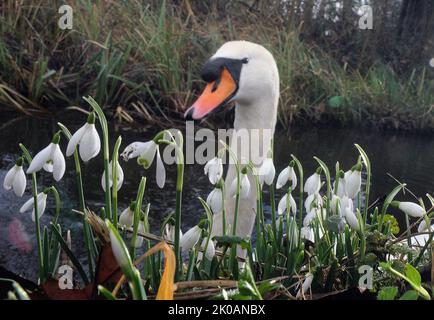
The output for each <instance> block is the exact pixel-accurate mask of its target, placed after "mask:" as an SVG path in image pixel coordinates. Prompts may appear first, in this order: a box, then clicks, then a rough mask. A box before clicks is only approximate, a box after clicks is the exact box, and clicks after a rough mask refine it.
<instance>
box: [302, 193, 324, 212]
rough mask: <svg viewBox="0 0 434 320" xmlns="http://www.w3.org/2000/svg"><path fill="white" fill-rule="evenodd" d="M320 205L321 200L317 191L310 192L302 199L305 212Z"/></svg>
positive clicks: (321, 203)
mask: <svg viewBox="0 0 434 320" xmlns="http://www.w3.org/2000/svg"><path fill="white" fill-rule="evenodd" d="M322 205H323V201H322V198H321V195H320V194H319V193H312V194H310V195H309V196H308V197H307V198H306V200H305V201H304V208H305V209H306V212H307V213H309V212H311V211H312V209H314V208H318V207H321V206H322Z"/></svg>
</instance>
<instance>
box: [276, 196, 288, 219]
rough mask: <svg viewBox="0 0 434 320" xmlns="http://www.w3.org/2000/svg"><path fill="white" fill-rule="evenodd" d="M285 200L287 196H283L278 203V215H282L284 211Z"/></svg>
mask: <svg viewBox="0 0 434 320" xmlns="http://www.w3.org/2000/svg"><path fill="white" fill-rule="evenodd" d="M286 198H287V195H286V194H285V195H284V196H283V197H282V199H280V201H279V205H278V206H277V213H278V214H279V215H282V214H283V213H284V212H285V211H286Z"/></svg>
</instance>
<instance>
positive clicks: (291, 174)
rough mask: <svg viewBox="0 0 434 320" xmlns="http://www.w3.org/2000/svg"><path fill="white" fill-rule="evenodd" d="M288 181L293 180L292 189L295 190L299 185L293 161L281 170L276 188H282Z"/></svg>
mask: <svg viewBox="0 0 434 320" xmlns="http://www.w3.org/2000/svg"><path fill="white" fill-rule="evenodd" d="M288 181H291V189H292V190H294V189H295V187H296V186H297V175H296V174H295V170H294V163H293V161H291V163H290V164H289V166H287V167H286V168H285V169H283V170H282V172H280V174H279V176H278V177H277V182H276V189H280V188H282V187H283V186H284V185H285V184H286V183H287V182H288Z"/></svg>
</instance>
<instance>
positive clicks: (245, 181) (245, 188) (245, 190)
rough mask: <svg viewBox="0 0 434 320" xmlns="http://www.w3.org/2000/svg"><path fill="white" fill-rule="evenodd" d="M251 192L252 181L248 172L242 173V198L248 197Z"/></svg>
mask: <svg viewBox="0 0 434 320" xmlns="http://www.w3.org/2000/svg"><path fill="white" fill-rule="evenodd" d="M249 193H250V181H249V177H248V176H247V174H241V190H240V198H241V199H247V198H248V197H249Z"/></svg>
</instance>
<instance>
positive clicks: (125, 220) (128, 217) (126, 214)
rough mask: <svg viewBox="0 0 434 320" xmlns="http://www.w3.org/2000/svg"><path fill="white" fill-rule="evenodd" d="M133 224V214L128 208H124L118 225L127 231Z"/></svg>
mask: <svg viewBox="0 0 434 320" xmlns="http://www.w3.org/2000/svg"><path fill="white" fill-rule="evenodd" d="M133 223H134V212H133V211H132V210H131V209H130V207H128V208H126V209H125V210H124V211H122V213H121V215H120V216H119V225H121V226H123V227H124V228H126V229H129V228H131V227H132V226H133Z"/></svg>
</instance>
